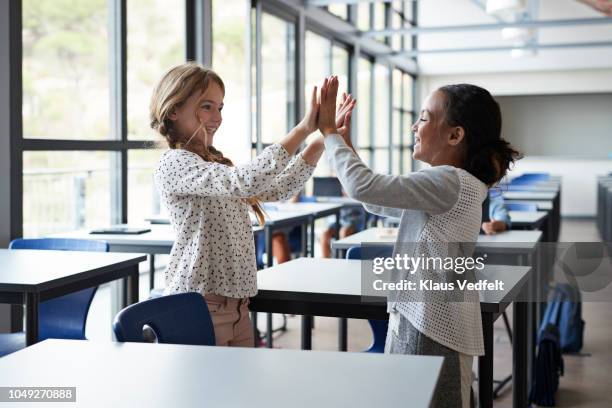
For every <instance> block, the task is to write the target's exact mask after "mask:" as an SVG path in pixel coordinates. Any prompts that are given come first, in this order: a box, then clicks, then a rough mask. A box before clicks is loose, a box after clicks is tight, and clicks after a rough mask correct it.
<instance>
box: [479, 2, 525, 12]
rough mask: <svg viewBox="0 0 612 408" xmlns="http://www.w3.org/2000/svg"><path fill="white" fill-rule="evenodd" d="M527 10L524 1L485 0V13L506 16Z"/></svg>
mask: <svg viewBox="0 0 612 408" xmlns="http://www.w3.org/2000/svg"><path fill="white" fill-rule="evenodd" d="M526 10H527V2H526V0H487V13H488V14H495V15H506V14H514V13H521V12H524V11H526Z"/></svg>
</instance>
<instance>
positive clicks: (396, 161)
mask: <svg viewBox="0 0 612 408" xmlns="http://www.w3.org/2000/svg"><path fill="white" fill-rule="evenodd" d="M400 152H401V150H400V149H399V147H393V149H392V151H391V154H392V156H393V171H392V173H393V174H401V169H400V167H401V165H400V163H401V158H400Z"/></svg>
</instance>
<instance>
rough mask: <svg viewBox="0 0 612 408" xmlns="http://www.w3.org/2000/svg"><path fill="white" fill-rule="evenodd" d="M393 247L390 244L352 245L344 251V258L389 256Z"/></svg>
mask: <svg viewBox="0 0 612 408" xmlns="http://www.w3.org/2000/svg"><path fill="white" fill-rule="evenodd" d="M391 255H393V247H392V246H391V245H380V246H378V245H367V246H364V247H360V246H354V247H350V248H349V249H348V251H346V259H364V257H365V259H373V258H378V257H383V258H386V257H391Z"/></svg>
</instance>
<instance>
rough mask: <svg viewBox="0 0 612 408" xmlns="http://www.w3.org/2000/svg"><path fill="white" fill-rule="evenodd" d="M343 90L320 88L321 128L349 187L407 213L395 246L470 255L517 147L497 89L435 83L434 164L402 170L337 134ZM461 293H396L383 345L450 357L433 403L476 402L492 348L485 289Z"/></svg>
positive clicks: (416, 273)
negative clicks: (493, 190) (382, 166)
mask: <svg viewBox="0 0 612 408" xmlns="http://www.w3.org/2000/svg"><path fill="white" fill-rule="evenodd" d="M337 90H338V79H337V77H331V78H330V79H329V80H326V81H325V82H324V84H323V86H322V87H321V92H320V95H321V101H320V107H319V130H321V133H323V135H324V137H325V151H326V154H327V155H328V158H329V159H330V160H331V161H332V167H333V168H334V169H335V171H336V174H337V175H338V178H339V179H340V182H341V183H342V185H343V187H344V189H345V190H346V192H347V193H348V195H349V197H351V198H354V199H356V200H359V201H361V202H363V203H364V206H365V207H366V209H367V210H368V211H370V212H373V213H375V214H378V215H382V216H391V217H396V218H401V221H400V226H399V231H398V238H397V242H396V244H395V248H394V254H393V256H394V257H395V255H396V254H397V255H399V256H402V255H407V256H409V257H422V258H434V259H436V258H438V259H445V258H451V259H458V258H463V259H465V258H466V257H471V256H472V254H473V250H474V247H475V243H476V240H477V239H478V234H479V231H480V225H481V220H482V203H483V201H484V199H485V197H486V196H487V194H488V188H489V187H490V186H492V185H494V184H496V183H497V182H498V181H499V180H500V179H501V178H502V177H504V175H505V174H506V172H507V170H508V167H509V166H510V164H511V163H512V162H514V160H515V159H517V158H518V157H519V154H518V152H517V151H516V150H514V149H513V148H512V146H510V144H509V143H508V142H507V141H505V140H504V139H502V138H501V111H500V108H499V105H498V104H497V102H496V101H495V100H494V99H493V97H492V96H491V94H490V93H489V92H488V91H487V90H485V89H483V88H480V87H478V86H474V85H468V84H461V85H449V86H444V87H441V88H439V89H438V90H436V91H434V92H433V93H431V94H430V95H429V96H428V98H427V99H426V101H425V103H424V106H423V110H422V111H421V112H420V115H419V118H418V120H417V122H416V123H415V124H414V125H413V126H412V131H413V132H414V136H415V141H416V144H415V146H414V153H413V157H414V158H415V159H416V160H421V161H423V162H425V163H428V164H429V165H430V166H431V167H430V168H426V169H423V170H421V171H417V172H413V173H411V174H409V175H406V176H404V175H386V174H377V173H374V172H373V171H372V170H371V169H370V168H368V167H367V165H365V164H364V163H363V162H362V161H361V160H360V159H359V157H358V155H357V153H356V151H355V149H354V148H353V146H352V144H351V140H350V138H349V137H345V136H340V135H338V132H337V131H336V129H335V123H334V115H335V100H336V94H337ZM347 119H348V120H350V115H348V118H347ZM453 243H455V244H457V245H451V244H453ZM468 244H470V245H468ZM393 272H397V273H395V274H394V282H396V283H397V282H399V281H400V279H409V278H410V279H414V278H416V279H417V281H418V280H420V281H429V282H435V283H436V284H438V285H439V286H446V285H449V284H450V283H453V282H455V280H457V279H459V277H458V276H457V275H458V273H455V271H454V270H453V269H450V270H448V271H446V270H444V269H437V268H436V267H435V266H434V267H433V268H431V269H429V268H424V267H423V265H422V264H421V265H420V266H416V268H415V270H411V271H410V275H408V272H406V271H405V270H404V271H393ZM461 279H462V280H466V281H469V282H474V281H475V275H474V272H473V270H467V271H464V272H462V275H461ZM459 295H460V296H461V299H463V300H462V301H448V300H445V297H444V295H443V294H442V293H441V291H435V290H431V291H421V292H419V293H416V292H415V291H413V290H399V291H393V292H390V293H389V299H388V311H389V312H390V314H389V330H388V332H387V343H386V346H385V352H386V353H393V354H421V355H440V356H444V357H445V358H444V363H443V365H442V370H441V373H440V377H439V379H438V383H437V386H436V390H435V392H434V396H433V400H432V406H433V407H469V406H470V393H471V382H472V363H473V356H481V355H483V354H484V344H483V334H482V321H481V315H480V303H479V298H478V293H476V292H475V291H463V292H461V291H460V293H459ZM406 403H407V404H408V405H409V402H408V401H406Z"/></svg>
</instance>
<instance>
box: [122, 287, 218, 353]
mask: <svg viewBox="0 0 612 408" xmlns="http://www.w3.org/2000/svg"><path fill="white" fill-rule="evenodd" d="M113 331H114V332H115V336H116V337H117V340H118V341H120V342H125V341H129V342H136V343H146V342H154V341H153V340H154V339H156V340H157V343H167V344H191V345H199V346H214V345H215V329H214V327H213V323H212V319H211V318H210V313H209V312H208V306H207V305H206V301H205V300H204V297H203V296H202V295H201V294H199V293H194V292H191V293H180V294H177V295H168V296H162V297H158V298H155V299H148V300H144V301H142V302H139V303H135V304H133V305H130V306H128V307H126V308H125V309H123V310H121V311H120V312H119V313H118V314H117V316H115V321H114V322H113Z"/></svg>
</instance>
